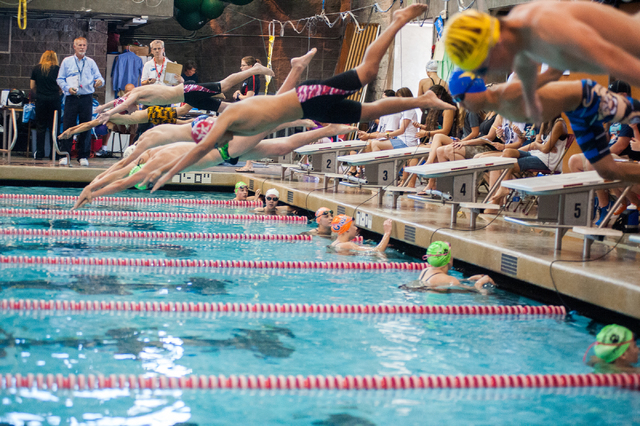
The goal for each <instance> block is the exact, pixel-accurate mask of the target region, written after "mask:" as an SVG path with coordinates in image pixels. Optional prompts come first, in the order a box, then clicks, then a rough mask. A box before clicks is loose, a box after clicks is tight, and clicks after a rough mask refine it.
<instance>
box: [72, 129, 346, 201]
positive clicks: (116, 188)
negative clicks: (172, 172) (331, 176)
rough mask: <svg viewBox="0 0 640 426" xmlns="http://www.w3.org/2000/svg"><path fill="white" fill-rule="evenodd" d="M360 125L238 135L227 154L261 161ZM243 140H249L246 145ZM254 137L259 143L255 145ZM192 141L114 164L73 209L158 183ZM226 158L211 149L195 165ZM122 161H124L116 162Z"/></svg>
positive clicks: (202, 165) (163, 147)
mask: <svg viewBox="0 0 640 426" xmlns="http://www.w3.org/2000/svg"><path fill="white" fill-rule="evenodd" d="M356 130H357V128H355V127H353V126H347V125H345V124H332V125H329V126H327V127H321V128H319V129H316V130H310V131H307V132H301V133H296V134H293V135H291V136H287V137H282V138H272V139H265V140H260V139H261V138H262V137H264V134H260V135H255V136H247V137H241V136H239V137H238V138H239V139H241V141H240V143H238V144H234V145H233V146H231V147H230V148H229V151H228V152H227V153H226V155H231V156H233V157H235V158H237V157H238V156H239V157H240V158H242V159H247V160H258V159H260V158H264V157H268V156H276V155H286V154H288V153H289V152H291V151H293V150H294V149H297V148H300V147H301V146H304V145H307V144H309V143H311V142H313V141H316V140H318V139H320V138H323V137H325V136H335V135H341V134H345V133H351V132H355V131H356ZM242 139H247V140H248V141H247V143H246V144H245V143H244V142H243V141H242ZM255 139H258V143H257V144H254V142H255ZM194 145H195V144H194V143H193V142H176V143H172V144H169V145H167V146H160V147H156V148H152V149H150V150H147V151H144V152H143V153H142V155H140V157H139V158H138V161H137V162H131V163H129V164H127V166H123V167H113V166H112V168H110V169H108V170H106V171H105V172H103V173H101V174H100V175H98V176H97V177H96V178H95V179H94V180H93V181H92V182H91V183H90V184H89V185H87V186H86V187H85V188H84V189H83V190H82V193H81V194H80V195H79V196H78V199H77V201H76V203H75V205H74V206H73V208H72V210H74V209H77V208H80V207H82V206H83V205H85V204H87V203H90V202H91V200H92V199H93V198H95V197H99V196H104V195H110V194H115V193H117V192H120V191H123V190H125V189H127V188H131V187H133V186H135V185H138V184H141V186H144V187H145V188H146V187H147V186H149V184H150V183H151V184H152V183H153V182H155V181H156V180H157V178H158V177H159V176H160V175H161V174H162V173H164V172H166V171H167V170H169V169H170V168H171V167H172V166H173V165H174V164H175V163H176V162H177V161H178V160H179V159H180V158H181V156H182V155H184V154H185V153H186V152H188V151H189V150H190V149H192V148H193V146H194ZM245 145H248V146H252V147H253V148H251V149H250V150H248V151H244V148H243V147H244V146H245ZM223 161H224V158H223V156H222V154H221V153H220V152H219V151H217V150H216V151H212V152H210V153H208V154H207V155H206V156H205V157H204V158H202V159H201V160H200V161H199V162H198V163H196V164H195V165H194V166H193V168H194V169H197V170H202V169H206V168H208V167H213V166H217V165H218V164H220V163H222V162H223ZM117 164H122V163H117ZM136 166H142V167H141V168H140V169H138V171H137V172H135V173H134V174H132V175H129V173H130V172H131V170H132V169H133V168H134V167H136Z"/></svg>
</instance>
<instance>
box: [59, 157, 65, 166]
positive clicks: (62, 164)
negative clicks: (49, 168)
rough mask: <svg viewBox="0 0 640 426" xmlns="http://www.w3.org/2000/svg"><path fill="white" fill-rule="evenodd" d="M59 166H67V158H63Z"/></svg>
mask: <svg viewBox="0 0 640 426" xmlns="http://www.w3.org/2000/svg"><path fill="white" fill-rule="evenodd" d="M58 164H59V165H61V166H66V165H67V157H63V158H61V159H60V161H59V162H58Z"/></svg>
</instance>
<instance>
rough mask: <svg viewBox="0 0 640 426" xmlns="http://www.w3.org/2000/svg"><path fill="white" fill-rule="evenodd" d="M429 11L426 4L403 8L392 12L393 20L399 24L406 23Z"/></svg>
mask: <svg viewBox="0 0 640 426" xmlns="http://www.w3.org/2000/svg"><path fill="white" fill-rule="evenodd" d="M428 9H429V6H427V5H426V4H412V5H411V6H409V7H405V8H403V9H398V10H396V11H395V12H393V20H394V21H399V22H401V23H405V24H406V23H407V22H409V21H411V20H412V19H414V18H417V17H418V16H420V15H422V14H423V13H425V12H426V11H427V10H428Z"/></svg>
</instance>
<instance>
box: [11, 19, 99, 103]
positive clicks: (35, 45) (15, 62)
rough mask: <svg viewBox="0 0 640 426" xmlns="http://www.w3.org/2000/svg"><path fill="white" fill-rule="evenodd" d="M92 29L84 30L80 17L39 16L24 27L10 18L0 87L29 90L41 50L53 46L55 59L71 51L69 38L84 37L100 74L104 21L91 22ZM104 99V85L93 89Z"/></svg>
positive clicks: (85, 27) (65, 55)
mask: <svg viewBox="0 0 640 426" xmlns="http://www.w3.org/2000/svg"><path fill="white" fill-rule="evenodd" d="M95 24H96V27H95V30H94V31H88V26H89V25H88V21H87V20H83V19H55V18H52V19H43V20H30V21H28V25H27V29H26V30H24V31H23V30H21V29H19V28H18V25H17V22H16V20H15V19H14V20H13V23H12V29H11V53H9V54H7V53H0V89H13V88H16V89H22V90H24V91H25V93H28V92H29V80H30V77H31V71H32V70H33V68H34V67H35V66H36V65H37V64H38V61H39V60H40V56H41V55H42V53H43V52H44V51H45V50H54V51H55V52H56V53H57V55H58V60H59V61H60V62H62V60H63V59H64V58H65V57H67V56H70V55H72V54H73V39H74V38H76V37H79V36H84V37H86V38H87V43H88V48H87V56H89V57H90V58H92V59H94V60H95V61H96V63H97V65H98V67H99V68H100V72H101V73H102V75H103V77H104V76H105V72H106V65H107V23H106V22H99V21H98V22H95ZM96 92H97V94H98V99H99V100H100V101H102V100H104V88H100V89H98V90H97V91H96Z"/></svg>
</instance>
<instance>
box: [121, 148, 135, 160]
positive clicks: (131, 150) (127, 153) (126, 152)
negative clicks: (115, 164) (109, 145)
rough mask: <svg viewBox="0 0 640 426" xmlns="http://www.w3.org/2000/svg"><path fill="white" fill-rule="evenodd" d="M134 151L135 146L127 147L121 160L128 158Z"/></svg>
mask: <svg viewBox="0 0 640 426" xmlns="http://www.w3.org/2000/svg"><path fill="white" fill-rule="evenodd" d="M134 149H136V146H135V145H129V146H128V147H127V149H125V150H124V152H123V153H122V158H127V157H128V156H130V155H131V153H132V152H133V150H134Z"/></svg>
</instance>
